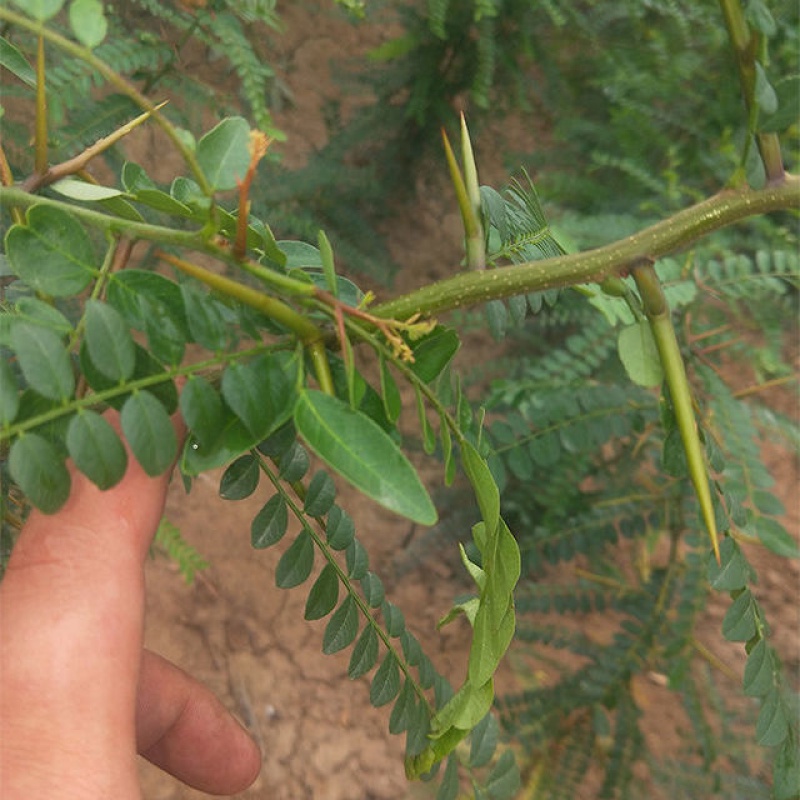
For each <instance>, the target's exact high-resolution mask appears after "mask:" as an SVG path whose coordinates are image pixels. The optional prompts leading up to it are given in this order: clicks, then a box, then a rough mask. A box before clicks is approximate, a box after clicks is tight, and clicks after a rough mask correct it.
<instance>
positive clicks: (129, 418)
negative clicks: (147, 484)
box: [121, 391, 178, 477]
mask: <svg viewBox="0 0 800 800" xmlns="http://www.w3.org/2000/svg"><path fill="white" fill-rule="evenodd" d="M121 421H122V430H123V432H124V433H125V438H126V439H127V440H128V444H129V445H130V448H131V450H132V451H133V454H134V455H135V456H136V460H137V461H138V462H139V463H140V464H141V465H142V468H143V469H144V471H145V472H146V473H147V474H148V475H150V476H151V477H155V476H156V475H161V473H163V472H165V471H166V470H167V468H168V467H170V466H171V464H172V462H173V461H174V460H175V455H176V452H177V449H178V440H177V437H176V436H175V429H174V428H173V427H172V422H171V421H170V418H169V415H168V414H167V412H166V410H165V409H164V406H163V405H161V403H160V402H159V401H158V400H156V398H155V397H154V396H153V395H152V394H150V392H147V391H139V392H135V393H134V394H132V395H131V396H130V397H129V398H128V399H127V400H126V401H125V405H124V406H123V407H122V413H121Z"/></svg>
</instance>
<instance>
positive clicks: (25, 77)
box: [0, 36, 36, 88]
mask: <svg viewBox="0 0 800 800" xmlns="http://www.w3.org/2000/svg"><path fill="white" fill-rule="evenodd" d="M0 67H4V68H5V69H7V70H8V71H9V72H10V73H11V74H12V75H16V76H17V77H18V78H19V79H20V80H21V81H22V82H23V83H24V84H26V85H28V86H30V87H31V88H33V87H34V86H36V73H35V72H34V71H33V67H32V66H31V65H30V64H29V63H28V59H27V58H25V56H24V55H22V52H21V51H20V50H18V49H17V48H16V47H15V46H14V45H13V44H11V42H9V41H8V39H6V38H4V37H2V36H0Z"/></svg>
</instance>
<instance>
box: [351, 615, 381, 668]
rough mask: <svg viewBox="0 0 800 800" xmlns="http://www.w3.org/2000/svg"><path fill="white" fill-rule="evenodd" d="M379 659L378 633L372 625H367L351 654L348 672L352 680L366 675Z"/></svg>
mask: <svg viewBox="0 0 800 800" xmlns="http://www.w3.org/2000/svg"><path fill="white" fill-rule="evenodd" d="M377 660H378V634H377V633H375V628H373V627H372V625H367V626H366V627H365V628H364V630H363V631H362V632H361V636H359V637H358V641H357V642H356V644H355V647H354V648H353V652H352V654H351V656H350V664H349V665H348V667H347V674H348V676H349V677H350V679H351V680H355V679H356V678H360V677H361V676H362V675H366V674H367V673H368V672H369V671H370V670H371V669H372V668H373V667H374V666H375V662H376V661H377Z"/></svg>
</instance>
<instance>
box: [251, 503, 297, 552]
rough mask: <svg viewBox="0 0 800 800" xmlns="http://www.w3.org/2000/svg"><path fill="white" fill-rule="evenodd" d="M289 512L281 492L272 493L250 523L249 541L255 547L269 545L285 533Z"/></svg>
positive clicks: (260, 547)
mask: <svg viewBox="0 0 800 800" xmlns="http://www.w3.org/2000/svg"><path fill="white" fill-rule="evenodd" d="M288 524H289V512H288V510H287V508H286V500H285V499H284V497H283V495H282V494H274V495H273V496H272V497H270V499H269V500H267V502H266V503H265V504H264V506H263V507H262V509H261V511H259V512H258V514H256V515H255V517H254V518H253V522H252V523H251V525H250V542H251V543H252V545H253V547H255V548H256V549H259V550H260V549H262V548H264V547H270V546H271V545H273V544H276V543H277V542H279V541H280V540H281V539H282V538H283V536H284V534H285V533H286V527H287V525H288Z"/></svg>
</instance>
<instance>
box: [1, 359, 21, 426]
mask: <svg viewBox="0 0 800 800" xmlns="http://www.w3.org/2000/svg"><path fill="white" fill-rule="evenodd" d="M18 412H19V386H18V385H17V378H16V375H14V370H12V369H11V365H10V364H9V362H8V361H7V360H6V359H5V358H3V359H0V427H1V426H5V425H10V424H11V423H12V422H13V421H14V419H15V418H16V416H17V413H18Z"/></svg>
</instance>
